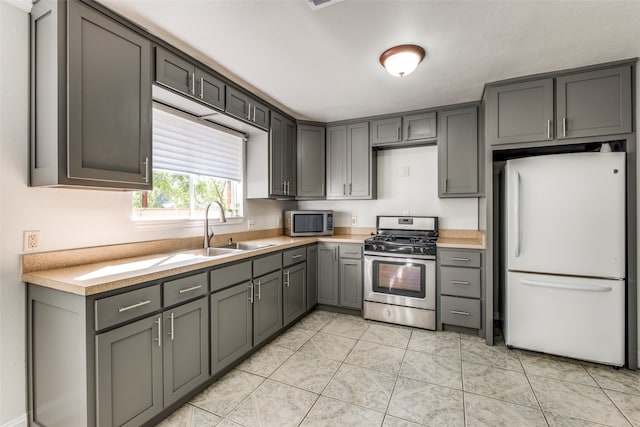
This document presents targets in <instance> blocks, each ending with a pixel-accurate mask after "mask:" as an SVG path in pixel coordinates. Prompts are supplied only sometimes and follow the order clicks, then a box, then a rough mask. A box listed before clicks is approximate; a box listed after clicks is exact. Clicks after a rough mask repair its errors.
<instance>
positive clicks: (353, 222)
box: [351, 215, 358, 225]
mask: <svg viewBox="0 0 640 427" xmlns="http://www.w3.org/2000/svg"><path fill="white" fill-rule="evenodd" d="M351 225H358V217H357V216H355V215H354V216H352V217H351Z"/></svg>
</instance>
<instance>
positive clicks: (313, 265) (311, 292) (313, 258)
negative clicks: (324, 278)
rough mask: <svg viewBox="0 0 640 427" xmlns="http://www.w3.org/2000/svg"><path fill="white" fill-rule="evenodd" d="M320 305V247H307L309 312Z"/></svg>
mask: <svg viewBox="0 0 640 427" xmlns="http://www.w3.org/2000/svg"><path fill="white" fill-rule="evenodd" d="M316 304H318V245H311V246H307V310H309V309H310V308H312V307H313V306H315V305H316Z"/></svg>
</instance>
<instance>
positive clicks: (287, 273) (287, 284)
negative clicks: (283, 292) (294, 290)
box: [284, 270, 289, 288]
mask: <svg viewBox="0 0 640 427" xmlns="http://www.w3.org/2000/svg"><path fill="white" fill-rule="evenodd" d="M284 285H285V286H286V287H287V288H288V287H289V270H285V271H284Z"/></svg>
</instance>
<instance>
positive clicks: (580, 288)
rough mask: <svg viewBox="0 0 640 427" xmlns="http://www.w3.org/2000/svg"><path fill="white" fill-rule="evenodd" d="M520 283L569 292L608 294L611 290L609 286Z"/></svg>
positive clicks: (524, 281) (526, 281)
mask: <svg viewBox="0 0 640 427" xmlns="http://www.w3.org/2000/svg"><path fill="white" fill-rule="evenodd" d="M520 283H522V284H523V285H529V286H539V287H542V288H556V289H568V290H570V291H591V292H609V291H611V290H612V288H611V286H584V285H568V284H563V283H552V282H536V281H533V280H521V281H520Z"/></svg>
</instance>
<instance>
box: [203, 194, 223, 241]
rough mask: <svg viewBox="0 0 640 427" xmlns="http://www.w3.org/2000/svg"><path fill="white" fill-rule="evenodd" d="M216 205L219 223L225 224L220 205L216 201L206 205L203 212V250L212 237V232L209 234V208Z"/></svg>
mask: <svg viewBox="0 0 640 427" xmlns="http://www.w3.org/2000/svg"><path fill="white" fill-rule="evenodd" d="M214 203H216V204H217V205H218V206H219V207H220V222H227V217H226V215H225V214H224V208H223V207H222V203H220V202H219V201H217V200H214V201H212V202H211V203H209V204H208V205H207V209H206V210H205V211H204V248H205V249H207V248H208V247H209V242H210V241H211V238H212V237H213V234H214V231H213V230H211V233H209V208H210V207H211V205H212V204H214Z"/></svg>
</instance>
